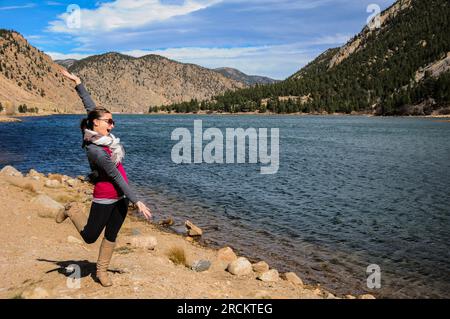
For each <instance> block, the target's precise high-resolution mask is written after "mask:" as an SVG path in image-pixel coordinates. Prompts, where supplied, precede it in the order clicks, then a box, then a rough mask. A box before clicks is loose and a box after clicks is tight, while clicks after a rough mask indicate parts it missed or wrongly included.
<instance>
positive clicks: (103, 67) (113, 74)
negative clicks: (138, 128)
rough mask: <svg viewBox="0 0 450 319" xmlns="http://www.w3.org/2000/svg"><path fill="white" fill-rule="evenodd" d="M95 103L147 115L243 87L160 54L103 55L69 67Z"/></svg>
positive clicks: (223, 77)
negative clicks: (159, 108)
mask: <svg viewBox="0 0 450 319" xmlns="http://www.w3.org/2000/svg"><path fill="white" fill-rule="evenodd" d="M69 70H70V71H71V72H74V73H75V74H77V75H78V76H80V78H81V79H82V80H83V82H84V83H85V85H86V87H87V88H88V89H89V91H90V93H91V94H92V96H93V98H94V100H96V101H97V102H98V103H99V104H101V105H103V106H105V107H107V108H109V109H111V110H112V111H116V112H147V111H148V110H149V107H151V106H157V105H165V104H171V103H178V102H183V101H189V100H191V99H196V100H199V101H201V100H205V99H209V98H211V97H212V96H215V95H217V94H221V93H223V92H225V91H227V90H236V89H239V88H243V87H245V84H243V83H241V82H238V81H235V80H232V79H229V78H226V77H225V76H223V75H221V74H219V73H217V72H215V71H212V70H209V69H206V68H203V67H200V66H197V65H194V64H184V63H179V62H175V61H172V60H169V59H167V58H164V57H162V56H159V55H146V56H143V57H140V58H134V57H131V56H127V55H123V54H119V53H106V54H102V55H95V56H91V57H88V58H86V59H82V60H79V61H77V62H75V63H73V65H72V66H70V68H69Z"/></svg>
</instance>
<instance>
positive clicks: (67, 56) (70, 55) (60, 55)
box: [45, 52, 92, 61]
mask: <svg viewBox="0 0 450 319" xmlns="http://www.w3.org/2000/svg"><path fill="white" fill-rule="evenodd" d="M45 53H46V54H48V55H49V56H50V57H51V58H52V59H53V61H55V60H66V59H76V60H81V59H84V58H87V57H88V56H91V55H92V54H83V53H59V52H45Z"/></svg>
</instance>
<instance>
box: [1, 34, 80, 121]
mask: <svg viewBox="0 0 450 319" xmlns="http://www.w3.org/2000/svg"><path fill="white" fill-rule="evenodd" d="M59 69H60V67H59V66H58V65H57V64H56V63H54V62H53V61H52V59H51V58H50V57H49V56H48V55H46V54H45V53H43V52H42V51H40V50H38V49H36V48H34V47H33V46H31V45H30V44H29V43H28V42H27V41H26V40H25V39H24V38H23V36H22V35H20V34H19V33H17V32H14V31H9V30H4V29H0V103H1V105H2V107H3V108H4V109H6V112H8V113H12V112H13V111H14V110H15V111H17V110H18V108H19V107H20V108H21V109H22V110H25V109H28V110H32V111H34V112H36V111H39V112H51V113H65V112H81V111H82V110H83V106H82V104H81V102H80V99H79V98H78V95H77V93H76V92H75V89H74V87H73V84H72V83H71V81H68V80H65V79H64V78H63V77H62V76H61V75H60V73H59Z"/></svg>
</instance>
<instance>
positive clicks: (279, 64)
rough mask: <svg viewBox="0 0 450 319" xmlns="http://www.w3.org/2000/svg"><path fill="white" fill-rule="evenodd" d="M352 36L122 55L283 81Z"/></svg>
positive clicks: (67, 56)
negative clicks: (158, 58) (154, 57)
mask: <svg viewBox="0 0 450 319" xmlns="http://www.w3.org/2000/svg"><path fill="white" fill-rule="evenodd" d="M348 39H350V35H345V34H336V35H333V36H323V37H319V38H316V39H311V40H309V41H304V42H298V43H290V44H282V45H264V46H249V47H230V48H221V47H184V48H167V49H159V50H128V51H121V53H122V54H126V55H130V56H133V57H141V56H144V55H148V54H157V55H161V56H164V57H166V58H169V59H172V60H175V61H178V62H183V63H193V64H198V65H201V66H203V67H207V68H211V69H214V68H219V67H232V68H236V69H239V70H240V71H242V72H244V73H247V74H249V75H262V76H268V77H272V78H274V79H284V78H286V77H288V76H290V75H292V74H293V73H295V72H296V71H298V70H299V69H300V68H301V67H302V66H304V65H306V64H307V63H308V62H310V61H311V60H312V59H313V58H314V57H315V56H316V55H318V54H319V53H321V52H322V51H323V50H321V49H317V48H311V47H314V46H317V45H332V46H337V45H342V44H344V43H345V42H346V41H347V40H348ZM47 54H49V55H50V56H51V57H52V58H53V59H54V60H62V59H82V58H85V57H88V56H90V55H92V54H83V53H69V54H62V53H57V52H47Z"/></svg>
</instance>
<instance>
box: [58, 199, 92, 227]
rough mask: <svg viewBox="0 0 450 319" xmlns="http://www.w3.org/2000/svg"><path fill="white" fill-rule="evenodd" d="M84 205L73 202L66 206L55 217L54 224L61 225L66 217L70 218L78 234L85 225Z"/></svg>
mask: <svg viewBox="0 0 450 319" xmlns="http://www.w3.org/2000/svg"><path fill="white" fill-rule="evenodd" d="M84 209H85V207H84V205H83V204H81V203H77V202H73V203H69V204H67V205H66V209H65V211H64V212H61V213H59V214H57V215H56V222H57V223H62V222H63V221H64V220H65V219H66V218H67V217H69V218H70V220H71V221H72V223H73V224H74V225H75V228H76V229H77V230H78V232H79V233H81V231H82V230H83V229H84V226H86V223H87V217H86V215H85V213H84Z"/></svg>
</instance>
